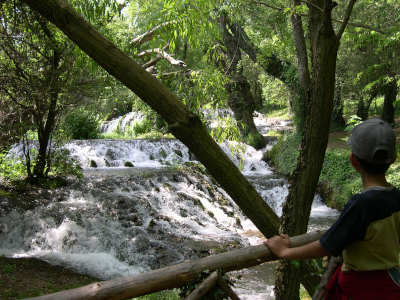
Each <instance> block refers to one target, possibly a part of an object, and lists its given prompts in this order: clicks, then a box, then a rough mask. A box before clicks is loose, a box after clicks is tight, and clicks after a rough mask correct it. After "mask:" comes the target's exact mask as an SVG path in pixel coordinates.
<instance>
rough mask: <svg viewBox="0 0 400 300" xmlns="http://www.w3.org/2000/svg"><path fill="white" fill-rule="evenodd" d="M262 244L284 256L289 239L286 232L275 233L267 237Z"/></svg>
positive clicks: (288, 245)
mask: <svg viewBox="0 0 400 300" xmlns="http://www.w3.org/2000/svg"><path fill="white" fill-rule="evenodd" d="M264 244H265V245H266V246H267V247H268V248H269V249H270V250H271V251H272V253H273V254H275V255H276V256H278V257H281V258H284V257H285V254H287V250H288V249H289V248H290V240H289V236H288V235H287V234H281V235H275V236H273V237H272V238H269V239H267V240H266V241H265V242H264Z"/></svg>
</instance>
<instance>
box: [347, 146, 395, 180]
mask: <svg viewBox="0 0 400 300" xmlns="http://www.w3.org/2000/svg"><path fill="white" fill-rule="evenodd" d="M353 155H354V156H355V157H356V158H357V160H358V162H359V163H360V166H361V168H363V169H364V170H365V171H366V172H367V173H368V174H371V175H384V174H385V173H386V171H387V170H388V169H389V167H390V165H391V164H392V163H377V164H376V163H372V162H368V161H366V160H365V159H361V158H359V157H358V156H357V155H355V154H354V153H353ZM387 158H388V153H387V152H386V151H384V150H378V151H377V152H376V153H375V155H374V161H384V160H386V159H387Z"/></svg>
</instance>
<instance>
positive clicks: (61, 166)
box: [50, 148, 82, 178]
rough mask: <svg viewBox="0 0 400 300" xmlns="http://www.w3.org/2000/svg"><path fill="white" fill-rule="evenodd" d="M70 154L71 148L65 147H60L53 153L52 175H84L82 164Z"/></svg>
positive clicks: (79, 176)
mask: <svg viewBox="0 0 400 300" xmlns="http://www.w3.org/2000/svg"><path fill="white" fill-rule="evenodd" d="M69 154H70V152H69V150H67V149H63V148H59V149H57V150H55V151H54V152H53V153H52V157H51V166H52V168H51V172H50V175H52V176H63V177H65V176H75V177H78V178H81V177H82V168H81V166H80V165H79V163H78V162H77V161H76V160H75V159H73V158H72V157H71V156H70V155H69Z"/></svg>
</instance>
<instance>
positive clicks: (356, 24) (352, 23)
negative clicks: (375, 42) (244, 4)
mask: <svg viewBox="0 0 400 300" xmlns="http://www.w3.org/2000/svg"><path fill="white" fill-rule="evenodd" d="M253 3H254V4H258V5H262V6H266V7H269V8H272V9H275V10H279V11H284V8H283V7H277V6H273V5H270V4H268V3H265V2H262V1H256V0H254V1H253ZM299 15H300V16H302V17H308V15H306V14H299ZM332 21H334V22H336V23H344V21H342V20H338V19H332ZM347 25H349V26H352V27H357V28H363V29H368V30H372V31H376V32H378V33H380V34H388V33H387V32H385V31H384V30H382V29H379V28H374V27H372V26H369V25H365V24H361V23H354V22H347Z"/></svg>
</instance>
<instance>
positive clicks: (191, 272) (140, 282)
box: [31, 232, 324, 300]
mask: <svg viewBox="0 0 400 300" xmlns="http://www.w3.org/2000/svg"><path fill="white" fill-rule="evenodd" d="M323 233H324V232H313V233H309V234H304V235H300V236H296V237H292V238H291V239H290V243H291V245H292V247H297V246H301V245H304V244H307V243H310V242H313V241H315V240H318V239H319V238H320V237H321V236H322V234H323ZM275 259H276V257H275V256H274V255H273V254H272V253H271V251H270V250H269V249H268V248H267V247H266V246H265V245H263V244H262V245H258V246H250V247H246V248H242V249H238V250H233V251H230V252H225V253H222V254H218V255H214V256H208V257H205V258H201V259H198V260H194V261H189V262H184V263H181V264H177V265H173V266H169V267H165V268H162V269H158V270H154V271H150V272H147V273H143V274H137V275H133V276H129V277H122V278H117V279H113V280H108V281H102V282H97V283H92V284H89V285H86V286H83V287H79V288H76V289H72V290H66V291H62V292H58V293H54V294H50V295H46V296H42V297H35V298H31V300H50V299H57V300H67V299H68V300H99V299H108V300H111V299H113V300H120V299H130V298H133V297H139V296H142V295H146V294H150V293H154V292H157V291H161V290H165V289H171V288H176V287H180V286H181V285H183V284H185V283H187V282H190V281H193V280H195V279H197V278H198V274H199V273H201V272H203V271H205V270H208V271H211V272H213V271H216V270H220V271H221V272H222V273H226V272H229V271H234V270H240V269H243V268H249V267H252V266H256V265H259V264H262V263H264V262H267V261H271V260H275Z"/></svg>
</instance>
